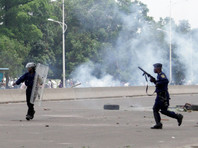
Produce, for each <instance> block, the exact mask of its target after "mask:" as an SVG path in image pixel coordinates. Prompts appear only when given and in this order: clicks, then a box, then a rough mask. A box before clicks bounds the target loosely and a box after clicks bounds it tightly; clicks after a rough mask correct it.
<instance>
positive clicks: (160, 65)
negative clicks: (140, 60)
mask: <svg viewBox="0 0 198 148" xmlns="http://www.w3.org/2000/svg"><path fill="white" fill-rule="evenodd" d="M153 66H154V68H162V64H161V63H156V64H153Z"/></svg>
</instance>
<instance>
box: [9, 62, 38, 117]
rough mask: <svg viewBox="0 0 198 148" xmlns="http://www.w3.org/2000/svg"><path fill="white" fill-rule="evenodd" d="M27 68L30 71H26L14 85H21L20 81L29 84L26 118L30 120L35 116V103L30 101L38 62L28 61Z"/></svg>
mask: <svg viewBox="0 0 198 148" xmlns="http://www.w3.org/2000/svg"><path fill="white" fill-rule="evenodd" d="M26 68H27V70H28V72H26V73H25V74H24V75H22V76H21V77H20V78H19V79H18V80H17V81H16V82H15V83H14V84H13V85H19V84H20V83H23V82H25V85H26V86H27V89H26V102H27V106H28V111H27V115H26V119H27V120H30V119H33V118H34V114H35V111H34V104H32V103H30V98H31V93H32V88H33V84H34V76H35V73H36V72H35V71H36V64H35V63H33V62H30V63H27V65H26Z"/></svg>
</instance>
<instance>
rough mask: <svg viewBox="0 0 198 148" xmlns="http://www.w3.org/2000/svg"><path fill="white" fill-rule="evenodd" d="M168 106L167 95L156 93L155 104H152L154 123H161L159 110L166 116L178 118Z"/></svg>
mask: <svg viewBox="0 0 198 148" xmlns="http://www.w3.org/2000/svg"><path fill="white" fill-rule="evenodd" d="M168 106H169V97H168V96H166V95H165V96H163V97H162V96H161V95H160V94H157V97H156V100H155V104H154V106H153V115H154V118H155V122H156V124H160V123H161V117H160V114H159V111H160V112H161V113H162V114H164V115H166V116H168V117H171V118H175V119H178V115H177V114H176V113H175V112H173V111H169V110H168Z"/></svg>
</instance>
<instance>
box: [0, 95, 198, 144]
mask: <svg viewBox="0 0 198 148" xmlns="http://www.w3.org/2000/svg"><path fill="white" fill-rule="evenodd" d="M197 98H198V95H193V94H192V95H182V96H172V99H171V106H175V105H180V104H181V105H183V104H185V103H187V102H188V103H193V104H198V99H197ZM153 101H154V97H133V98H106V99H84V100H67V101H50V102H43V103H42V106H40V107H39V106H38V105H36V106H35V108H36V115H35V119H34V120H32V121H26V120H25V118H24V117H25V114H26V109H27V108H26V104H25V103H10V104H0V147H1V148H193V146H194V148H195V147H196V146H197V147H198V136H197V133H198V124H197V122H198V118H197V117H198V112H190V113H188V112H182V114H183V115H184V122H183V124H182V126H181V127H178V126H177V122H176V120H174V119H171V118H168V117H166V116H162V121H163V124H164V129H163V130H151V129H150V127H151V126H152V125H153V124H154V119H153V115H152V105H153ZM104 104H119V105H120V110H117V111H110V110H103V105H104Z"/></svg>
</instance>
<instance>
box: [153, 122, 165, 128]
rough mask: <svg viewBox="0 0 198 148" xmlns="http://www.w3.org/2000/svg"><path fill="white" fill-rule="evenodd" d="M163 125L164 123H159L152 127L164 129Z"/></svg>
mask: <svg viewBox="0 0 198 148" xmlns="http://www.w3.org/2000/svg"><path fill="white" fill-rule="evenodd" d="M162 127H163V125H162V123H158V124H156V125H154V126H153V127H151V129H162Z"/></svg>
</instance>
